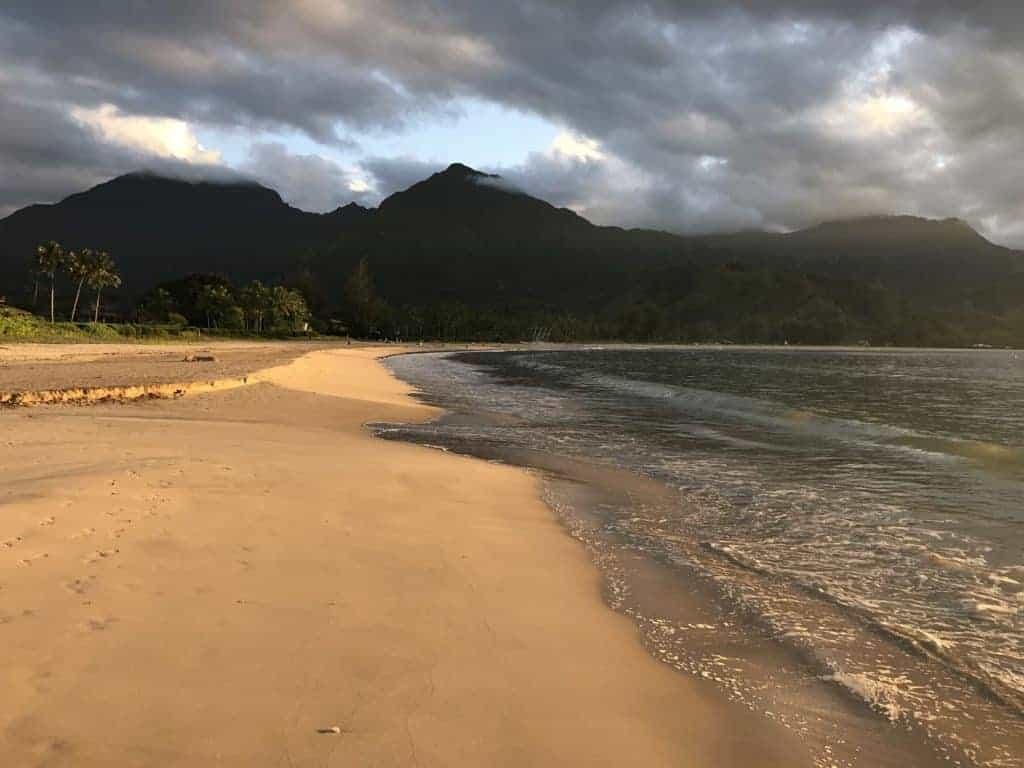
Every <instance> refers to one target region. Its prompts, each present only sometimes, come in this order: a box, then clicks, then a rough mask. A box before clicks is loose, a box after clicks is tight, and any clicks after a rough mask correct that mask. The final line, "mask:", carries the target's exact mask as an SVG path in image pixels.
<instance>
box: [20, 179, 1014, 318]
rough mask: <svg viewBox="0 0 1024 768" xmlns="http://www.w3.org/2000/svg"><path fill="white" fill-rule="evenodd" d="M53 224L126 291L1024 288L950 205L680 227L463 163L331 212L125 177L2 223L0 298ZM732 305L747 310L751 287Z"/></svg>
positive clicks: (1002, 311) (663, 300)
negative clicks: (364, 265) (739, 281)
mask: <svg viewBox="0 0 1024 768" xmlns="http://www.w3.org/2000/svg"><path fill="white" fill-rule="evenodd" d="M50 239H54V240H57V241H58V242H61V243H62V244H63V245H65V247H69V248H78V247H93V248H102V249H104V250H107V251H109V252H110V253H111V254H112V255H113V256H114V258H115V259H116V260H117V262H118V264H119V265H120V268H121V271H122V274H123V277H124V284H125V287H124V289H123V291H122V294H121V296H120V299H121V301H122V303H123V304H125V305H128V304H130V302H131V301H132V300H134V299H136V298H138V297H139V296H141V295H143V294H144V293H145V292H146V291H147V290H149V289H151V288H152V287H153V286H155V285H157V284H159V283H162V282H165V281H171V280H175V279H179V278H181V277H183V276H185V275H188V274H191V273H215V274H220V275H223V276H225V277H227V278H229V279H230V280H232V281H234V282H236V283H241V282H244V281H248V280H251V279H254V278H259V279H262V280H264V281H291V282H297V283H299V284H302V285H304V286H306V288H307V291H308V292H309V293H310V294H312V295H311V297H310V298H311V300H312V301H313V302H314V303H315V304H318V305H319V306H320V307H321V308H322V309H324V310H325V311H328V312H330V311H332V309H334V308H335V307H336V305H337V304H338V303H339V302H340V296H341V287H342V285H343V283H344V280H345V277H346V275H347V274H348V273H350V272H351V271H352V269H353V267H354V265H355V264H356V263H357V262H358V261H359V260H360V259H361V258H364V257H365V258H367V259H368V261H369V263H370V265H371V269H372V272H373V275H374V278H375V280H376V283H377V286H378V289H379V291H380V293H381V294H382V295H383V296H384V297H386V298H387V299H388V301H389V302H390V303H391V304H392V305H393V306H395V307H402V306H407V305H417V306H428V305H435V304H438V303H444V302H448V303H453V302H454V303H459V304H461V305H465V306H467V307H471V308H488V309H492V310H500V311H505V312H527V311H528V312H540V311H544V312H547V313H558V312H563V313H566V312H568V313H576V314H587V315H592V316H595V317H596V316H598V315H601V314H602V313H605V312H606V311H607V309H608V308H609V307H613V306H617V307H619V308H620V309H622V307H623V305H624V302H630V301H632V302H634V303H635V302H647V303H651V302H653V303H654V304H657V305H658V306H667V305H672V304H678V303H679V301H681V300H683V299H687V298H692V294H693V292H694V291H695V290H696V289H695V285H697V284H701V285H704V283H705V282H706V281H707V279H710V278H709V276H712V275H719V274H721V273H729V272H737V271H740V272H743V271H746V272H752V273H756V274H758V275H759V276H760V277H759V278H758V280H760V281H761V282H762V283H763V282H764V280H767V279H769V278H767V277H765V276H766V275H775V276H782V275H784V276H785V278H783V277H777V278H776V277H772V278H771V280H774V281H775V282H778V281H779V280H783V279H784V280H793V279H796V276H800V278H801V279H803V280H805V282H806V280H811V281H813V282H814V285H815V286H816V287H814V288H813V290H811V293H814V294H815V295H817V294H818V293H822V291H824V293H822V295H823V296H825V298H826V300H827V301H830V302H837V301H838V299H837V298H836V297H835V296H833V293H835V291H837V290H841V291H845V292H847V293H849V292H850V291H851V290H853V289H851V288H850V286H849V284H857V285H859V286H861V287H862V289H863V290H862V291H861V289H856V290H853V292H854V293H857V292H858V291H860V292H864V293H865V294H870V293H871V292H872V291H875V290H876V289H877V290H882V291H885V292H886V293H887V296H888V298H887V300H888V301H889V302H890V303H896V304H899V305H900V306H901V307H904V308H907V307H909V308H912V310H913V311H915V312H919V313H949V312H952V313H965V312H967V313H982V314H987V315H993V316H996V315H998V316H1004V315H1006V314H1007V313H1012V312H1014V311H1015V310H1016V308H1017V307H1018V306H1020V304H1021V303H1022V301H1024V253H1022V252H1020V251H1015V250H1012V249H1008V248H1004V247H1001V246H998V245H995V244H993V243H991V242H989V241H988V240H986V239H985V238H984V237H982V236H981V235H980V234H978V233H977V232H976V231H975V230H973V229H972V228H971V227H970V226H969V225H967V224H966V223H964V222H962V221H959V220H956V219H946V220H929V219H922V218H915V217H909V216H877V217H869V218H860V219H852V220H847V221H838V222H831V223H825V224H821V225H819V226H815V227H812V228H810V229H805V230H801V231H797V232H793V233H789V234H775V233H765V232H746V233H738V234H733V235H717V236H682V235H676V234H671V233H667V232H660V231H654V230H642V229H623V228H620V227H607V226H596V225H594V224H592V223H590V222H589V221H587V220H586V219H585V218H583V217H581V216H579V215H578V214H576V213H574V212H573V211H571V210H568V209H564V208H557V207H555V206H552V205H550V204H549V203H547V202H545V201H543V200H540V199H538V198H535V197H532V196H530V195H528V194H525V193H523V192H522V191H520V190H518V189H515V188H513V187H511V186H510V185H508V184H507V183H506V182H505V181H504V180H503V179H502V178H500V177H498V176H493V175H489V174H485V173H480V172H479V171H476V170H473V169H472V168H469V167H467V166H465V165H461V164H454V165H452V166H450V167H448V168H447V169H446V170H444V171H441V172H439V173H436V174H434V175H433V176H431V177H430V178H428V179H425V180H423V181H421V182H419V183H417V184H415V185H413V186H412V187H410V188H408V189H406V190H404V191H401V192H397V193H395V194H393V195H391V196H390V197H388V198H386V199H385V200H384V201H383V202H382V203H381V204H380V205H379V207H377V208H375V209H371V208H364V207H361V206H359V205H356V204H350V205H347V206H345V207H341V208H338V209H336V210H334V211H332V212H330V213H325V214H315V213H308V212H305V211H301V210H299V209H297V208H294V207H292V206H290V205H288V204H286V203H285V202H284V201H283V200H282V199H281V197H280V195H278V194H277V193H276V192H275V191H273V190H271V189H268V188H266V187H264V186H261V185H259V184H256V183H251V182H238V181H233V182H223V181H222V182H214V181H207V182H194V181H184V180H177V179H171V178H166V177H161V176H158V175H155V174H152V173H146V172H140V173H133V174H128V175H125V176H121V177H118V178H115V179H112V180H111V181H108V182H106V183H104V184H100V185H98V186H96V187H93V188H92V189H89V190H87V191H85V192H81V193H78V194H74V195H71V196H70V197H68V198H66V199H64V200H62V201H60V202H59V203H56V204H52V205H32V206H29V207H27V208H24V209H22V210H19V211H17V212H15V213H13V214H11V215H10V216H8V217H7V218H5V219H3V220H0V295H3V294H6V295H8V297H10V298H11V300H17V299H19V298H21V297H22V296H24V292H25V288H26V286H27V284H28V278H27V264H28V260H29V257H30V256H31V254H32V252H33V250H34V248H35V246H36V245H37V244H38V243H39V242H41V241H44V240H50ZM713 279H714V280H716V281H718V283H721V279H720V278H719V277H714V278H713ZM730 281H731V282H735V280H732V279H731V278H730ZM748 282H749V280H748ZM841 283H842V284H847V285H846V287H843V288H841V289H840V288H837V287H836V286H838V285H839V284H841ZM821 286H831V287H825V288H822V287H821ZM819 288H820V290H819ZM701 290H704V288H701ZM715 290H718V289H717V288H716V289H715ZM729 290H732V289H729ZM801 290H802V289H801ZM705 292H706V291H705ZM807 295H808V296H809V295H810V294H807ZM733 298H735V297H733ZM730 306H731V307H733V309H734V310H735V311H736V312H742V310H743V303H742V301H740V302H739V303H736V302H735V301H734V302H733V303H732V304H730ZM757 306H759V302H758V301H757V300H756V299H755V298H753V297H752V298H751V307H752V308H756V307H757ZM794 306H795V305H794ZM839 306H840V307H841V308H842V309H843V311H847V309H846V308H845V307H844V306H843V305H842V303H841V302H839ZM789 309H792V307H790V308H789ZM789 309H787V311H789ZM798 309H799V307H796V309H793V311H797V310H798ZM758 311H760V310H758ZM766 311H767V310H766ZM780 311H781V310H780ZM679 322H682V320H679ZM677 325H678V323H677Z"/></svg>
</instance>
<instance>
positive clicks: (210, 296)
mask: <svg viewBox="0 0 1024 768" xmlns="http://www.w3.org/2000/svg"><path fill="white" fill-rule="evenodd" d="M136 314H137V316H138V318H139V320H141V321H148V322H165V323H171V324H174V325H193V326H200V327H206V328H208V329H210V330H224V331H246V332H250V333H256V334H263V333H295V332H301V331H307V330H309V328H310V321H311V320H312V315H311V313H310V311H309V305H308V304H307V302H306V298H305V296H303V294H302V293H301V292H300V291H298V290H295V289H294V288H289V287H287V286H285V285H264V284H263V283H262V282H261V281H259V280H253V281H251V282H249V283H247V284H246V285H244V286H241V287H238V286H235V285H234V284H233V283H232V282H231V281H230V280H229V279H227V278H226V277H223V276H220V275H208V274H195V275H188V276H186V277H184V278H182V279H180V280H173V281H170V282H166V283H162V284H160V285H159V286H157V287H156V288H154V289H153V290H151V291H149V292H148V293H147V294H145V295H144V296H143V297H142V299H141V300H140V301H139V303H138V305H137V307H136Z"/></svg>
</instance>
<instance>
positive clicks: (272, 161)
mask: <svg viewBox="0 0 1024 768" xmlns="http://www.w3.org/2000/svg"><path fill="white" fill-rule="evenodd" d="M241 170H242V172H243V173H245V174H246V175H248V176H250V177H252V178H254V179H256V180H258V181H260V182H262V183H263V184H265V185H266V186H269V187H273V188H274V189H276V190H277V191H278V192H279V193H280V194H281V197H282V198H283V199H284V200H285V201H286V202H288V203H290V204H291V205H294V206H295V207H296V208H301V209H303V210H306V211H316V212H320V213H323V212H327V211H331V210H333V209H334V208H336V207H337V206H338V205H339V203H340V202H349V201H355V202H360V203H363V204H367V203H375V202H376V195H375V194H374V193H373V190H371V189H370V188H369V186H368V185H367V183H366V179H365V178H364V177H363V175H362V174H361V173H359V172H358V171H355V170H352V169H346V168H344V167H342V166H341V165H340V164H338V163H336V162H333V161H331V160H327V159H325V158H323V157H321V156H319V155H297V154H292V153H290V152H289V151H288V149H287V147H285V145H284V144H281V143H279V142H266V143H258V144H254V145H253V146H252V148H251V150H250V153H249V158H248V160H247V161H246V162H245V163H244V164H243V165H242V167H241Z"/></svg>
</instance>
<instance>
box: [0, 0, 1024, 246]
mask: <svg viewBox="0 0 1024 768" xmlns="http://www.w3.org/2000/svg"><path fill="white" fill-rule="evenodd" d="M1022 33H1024V10H1022V8H1021V7H1020V5H1019V4H1011V3H1007V2H982V3H974V4H965V3H962V2H954V1H953V0H930V1H926V0H892V1H890V2H877V1H871V2H857V3H854V2H849V1H848V0H846V1H844V2H838V1H832V0H825V1H824V2H800V1H799V0H788V1H787V0H764V1H763V2H762V1H760V0H758V1H756V2H755V0H733V1H732V2H714V3H712V2H688V1H687V0H648V1H647V2H640V3H638V2H634V1H632V0H630V1H629V2H627V1H626V0H586V1H585V2H584V0H522V1H520V2H503V3H484V2H479V1H478V0H477V1H475V2H470V1H469V0H434V1H433V2H402V1H401V0H374V1H373V2H371V1H370V0H362V1H360V2H345V3H342V2H327V0H303V1H302V2H294V3H287V4H286V3H281V2H275V1H273V0H220V1H219V2H214V1H213V0H210V1H209V2H201V1H200V0H185V1H184V2H176V3H139V2H137V0H100V1H99V2H93V3H67V2H64V1H61V2H57V1H56V0H33V1H32V2H26V1H24V0H13V1H10V0H9V2H7V3H6V4H5V5H4V7H3V8H2V9H0V64H2V65H4V66H3V69H4V71H6V73H7V74H6V75H0V109H2V110H3V111H4V113H3V114H0V119H2V120H3V132H4V134H5V135H3V136H0V171H3V173H4V178H5V188H4V189H3V191H2V196H3V197H2V199H0V206H2V205H3V204H4V203H5V202H6V203H7V204H8V205H13V204H16V203H19V202H29V201H31V200H35V199H40V198H42V199H48V198H47V196H51V197H52V196H53V195H56V194H60V193H63V192H70V191H73V190H74V189H76V188H78V187H80V186H82V183H83V182H84V181H85V180H86V179H91V178H96V177H98V176H101V175H104V174H106V175H109V174H110V173H112V172H115V171H117V170H122V169H125V164H126V163H128V162H130V161H132V160H133V159H136V160H137V159H139V158H137V157H135V156H134V155H133V153H132V152H128V151H126V150H123V149H117V148H115V147H112V146H111V145H110V144H109V143H104V142H102V141H100V140H98V139H97V138H96V136H95V135H92V134H90V133H89V132H88V131H85V130H84V129H83V128H82V126H81V125H79V124H77V123H76V122H75V121H74V120H71V119H69V117H68V114H69V112H70V110H71V109H72V108H73V107H76V106H78V107H85V108H95V107H97V106H99V105H101V104H114V105H116V106H117V107H118V108H119V109H121V110H122V111H123V112H124V113H126V114H141V115H153V116H166V117H173V118H178V119H183V120H187V121H189V122H190V123H192V124H196V125H207V126H216V127H222V128H241V129H243V130H245V131H249V132H251V133H253V134H254V135H256V133H257V132H258V131H260V130H272V131H280V130H297V131H301V132H303V133H305V134H307V135H308V136H310V137H311V138H312V139H314V140H315V141H317V142H320V143H321V144H323V145H325V146H328V147H333V148H340V147H345V146H351V145H350V144H347V142H349V141H350V138H351V136H352V135H353V134H356V135H358V134H359V133H360V132H366V131H371V132H374V131H384V132H387V131H390V130H394V129H396V128H398V127H400V126H403V125H415V124H416V123H417V122H418V121H422V120H429V119H430V117H431V115H432V114H435V113H437V112H439V111H443V110H446V109H449V107H450V105H451V103H452V101H453V100H457V99H459V98H465V97H472V98H476V99H485V100H490V101H494V102H498V103H501V104H505V105H507V106H510V107H513V108H516V109H521V110H527V111H531V112H535V113H537V114H540V115H542V116H545V117H547V118H548V119H550V120H552V121H555V122H557V123H560V124H564V125H566V126H568V127H569V128H571V129H572V130H574V131H576V132H578V133H579V134H582V135H585V136H587V137H590V138H592V139H594V140H596V141H597V142H599V144H600V147H601V150H602V153H603V157H592V158H590V159H588V160H586V161H583V160H581V159H579V158H576V159H573V158H571V157H565V156H559V155H557V153H556V154H543V153H541V154H535V155H532V156H530V157H529V158H527V159H526V160H525V161H524V162H523V163H522V164H521V165H519V166H517V167H512V168H502V169H489V170H498V171H501V172H503V173H504V174H505V175H507V176H508V177H509V178H510V179H511V180H512V181H513V182H514V183H516V184H517V185H518V186H521V187H523V188H524V189H527V190H529V191H531V192H534V193H535V194H541V195H545V196H548V197H550V198H551V199H552V202H555V203H556V204H560V205H572V206H574V207H576V208H577V209H580V210H583V211H584V212H586V214H587V215H589V216H592V217H593V218H595V219H597V220H599V221H604V222H619V223H623V224H638V225H646V226H662V227H666V228H669V229H676V230H686V231H707V230H721V229H731V228H738V227H770V228H789V227H797V226H802V225H806V224H809V223H812V222H814V221H817V220H820V219H823V218H830V217H836V216H846V215H855V214H861V213H871V212H879V211H909V212H916V213H921V214H925V215H936V216H945V215H961V216H964V217H966V218H968V219H969V220H970V221H972V222H973V223H975V224H978V225H981V226H984V227H985V228H986V230H987V231H988V232H989V233H991V234H993V235H995V236H996V237H1003V238H1013V239H1015V240H1016V241H1018V242H1024V223H1022V222H1024V196H1022V194H1021V192H1020V191H1018V185H1017V183H1016V179H1017V178H1019V172H1020V170H1021V169H1020V168H1019V167H1018V166H1019V165H1021V162H1020V161H1018V160H1017V157H1019V156H1024V152H1022V150H1024V119H1022V118H1024V89H1021V88H1020V87H1019V85H1018V83H1019V82H1021V78H1022V76H1024V55H1022V53H1021V52H1020V49H1019V44H1018V41H1019V39H1020V38H1021V35H1022ZM12 73H14V74H12ZM12 105H13V106H12ZM8 110H11V111H10V112H9V111H8ZM9 115H16V116H17V122H18V127H17V129H11V128H10V127H9V125H10V123H9V120H8V116H9ZM134 154H135V155H137V154H138V153H137V152H136V153H134ZM142 159H143V160H144V159H145V158H142ZM364 167H365V169H366V171H367V173H368V174H369V175H371V176H372V177H373V179H374V180H375V181H376V182H377V190H378V192H379V193H382V194H383V193H387V192H391V191H394V189H397V188H401V187H403V186H407V185H408V184H409V183H411V182H413V181H415V180H417V179H418V178H422V176H423V175H425V174H426V172H427V171H429V170H436V168H435V167H434V166H432V165H430V164H423V163H421V162H419V161H417V160H405V159H401V158H398V159H395V158H391V159H386V158H385V159H379V158H378V159H370V160H367V161H365V162H364ZM243 170H245V171H246V172H249V173H252V174H253V175H256V176H257V177H258V178H260V179H261V180H264V181H265V182H267V183H273V184H276V185H277V186H287V187H288V189H287V190H283V191H284V192H285V193H286V194H285V197H286V198H289V199H291V200H292V202H297V203H299V204H303V205H306V206H309V207H313V208H318V209H326V208H329V207H333V204H335V203H340V202H344V201H345V200H346V199H349V198H351V197H353V195H352V194H351V193H349V192H348V189H349V185H350V183H351V181H352V179H351V178H350V177H349V175H348V173H349V172H347V171H344V170H343V169H341V168H340V167H338V166H336V165H334V164H332V163H331V162H330V161H327V160H323V159H321V158H316V157H313V156H310V155H304V156H303V155H295V154H291V153H289V152H288V151H286V150H285V149H284V148H283V147H280V146H275V145H267V144H260V145H257V146H255V147H254V148H253V151H252V157H251V158H250V160H249V162H248V163H247V164H245V165H244V168H243ZM303 179H306V180H307V183H303ZM335 195H337V196H339V199H336V200H335V199H334V196H335Z"/></svg>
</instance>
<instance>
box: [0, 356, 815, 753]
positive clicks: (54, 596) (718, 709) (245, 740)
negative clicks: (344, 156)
mask: <svg viewBox="0 0 1024 768" xmlns="http://www.w3.org/2000/svg"><path fill="white" fill-rule="evenodd" d="M387 351H389V352H393V351H394V349H393V348H392V349H389V350H387ZM378 354H379V351H377V350H367V349H339V350H326V351H317V352H312V353H310V354H308V355H306V356H305V357H303V358H301V359H299V360H297V361H295V362H293V363H291V364H288V365H283V366H279V367H276V368H272V369H269V370H267V371H265V372H263V373H260V374H256V375H255V376H253V377H250V379H251V380H252V379H255V381H251V383H250V385H249V386H246V387H243V388H238V389H232V390H230V391H224V392H217V393H214V394H209V395H204V396H202V397H196V398H189V399H185V400H179V401H174V402H171V401H148V402H144V403H140V404H136V405H131V406H127V407H125V406H113V405H98V406H96V407H93V408H89V409H82V410H80V409H68V408H47V407H44V408H38V409H32V410H8V411H4V412H0V648H2V649H3V654H2V655H0V690H2V691H3V695H2V696H0V755H3V756H4V760H5V761H6V762H5V763H4V764H5V765H7V764H9V765H12V766H36V765H38V766H42V765H68V766H76V767H77V766H83V767H89V766H111V765H116V766H157V765H159V766H206V765H220V766H363V765H379V766H406V765H420V766H441V765H447V766H492V765H508V766H534V765H552V766H554V765H608V766H612V765H615V766H621V765H639V766H646V765H652V766H655V765H657V766H660V765H674V766H680V765H682V766H705V765H707V766H712V765H714V766H730V765H736V766H739V765H744V766H746V765H758V766H767V765H779V766H792V765H801V764H805V763H806V759H805V758H804V757H803V755H802V753H801V751H800V750H799V748H798V747H797V746H796V745H795V744H794V743H793V742H792V741H791V740H790V739H789V737H788V736H787V735H786V734H785V732H784V731H782V729H781V728H778V727H777V726H774V725H771V724H767V723H765V722H764V721H763V720H761V719H760V718H755V717H754V716H751V715H749V714H748V713H746V712H745V711H743V710H740V709H738V708H735V707H732V706H729V705H726V704H724V703H722V702H720V701H719V700H718V699H717V698H715V697H714V696H711V695H709V693H708V691H707V690H706V689H704V688H702V687H701V686H700V685H699V684H698V683H695V682H693V681H691V680H688V679H687V678H685V677H682V676H680V675H678V674H676V673H674V672H672V671H670V670H669V669H667V668H666V667H663V666H662V665H660V664H658V663H657V662H656V661H654V660H653V659H652V658H650V657H649V656H648V655H647V654H646V653H645V652H644V651H643V649H642V647H641V646H640V644H639V642H638V641H637V637H636V633H635V630H634V628H633V627H632V625H631V624H630V622H629V621H628V620H627V619H625V618H623V617H621V616H618V615H616V614H614V613H613V612H611V611H610V610H608V609H607V608H606V607H605V606H604V604H603V603H602V602H601V600H600V584H599V576H598V574H597V571H596V569H594V568H593V567H592V566H591V565H590V563H589V562H588V560H587V557H586V555H585V553H584V552H583V550H582V548H581V547H579V546H578V545H577V544H576V543H575V542H574V541H573V540H572V539H571V538H570V537H568V536H566V535H565V534H564V533H563V531H562V530H561V529H560V528H559V526H558V525H557V523H556V522H555V521H554V520H553V517H552V515H551V513H550V512H549V510H548V509H547V508H546V507H545V506H544V505H543V504H542V503H541V502H540V501H539V499H538V496H537V492H536V491H537V489H536V480H535V479H534V478H533V477H531V476H530V475H529V474H527V473H525V472H522V471H519V470H516V469H512V468H508V467H502V466H496V465H493V464H488V463H486V462H482V461H477V460H473V459H468V458H460V457H456V456H452V455H447V454H443V453H441V452H439V451H433V450H429V449H425V448H421V447H416V446H410V445H403V444H398V443H390V442H384V441H380V440H376V439H374V438H373V437H371V436H370V435H369V434H368V433H367V432H366V430H365V429H364V428H363V427H362V425H363V424H364V423H365V422H367V421H377V420H381V421H386V420H396V421H398V420H401V421H409V420H413V419H423V418H429V417H431V416H432V415H433V412H432V411H431V410H430V409H428V408H426V407H424V406H422V405H419V404H417V403H416V402H415V401H413V400H411V399H410V398H409V396H408V391H407V388H406V387H405V386H404V385H403V384H401V383H400V382H398V381H396V380H395V379H393V378H392V377H391V376H390V375H388V373H387V372H386V371H385V370H384V369H383V368H382V367H381V366H380V365H379V364H378V363H377V362H376V360H375V358H376V356H377V355H378ZM334 726H337V728H338V730H339V731H340V733H319V732H318V730H319V729H325V728H327V729H329V728H332V727H334Z"/></svg>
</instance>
